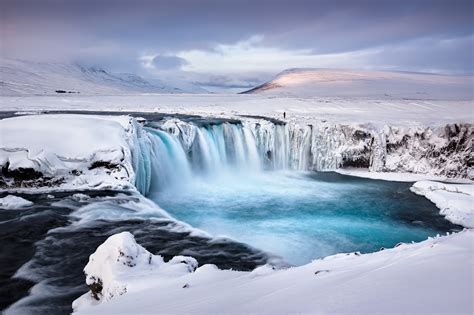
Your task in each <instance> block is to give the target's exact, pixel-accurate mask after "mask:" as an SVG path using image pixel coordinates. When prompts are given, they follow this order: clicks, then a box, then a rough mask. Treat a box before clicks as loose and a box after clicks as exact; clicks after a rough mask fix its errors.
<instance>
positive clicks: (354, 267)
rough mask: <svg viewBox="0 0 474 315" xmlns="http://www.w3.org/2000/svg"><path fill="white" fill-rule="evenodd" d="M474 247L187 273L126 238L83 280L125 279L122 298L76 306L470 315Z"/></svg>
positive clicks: (457, 239) (432, 245) (463, 241)
mask: <svg viewBox="0 0 474 315" xmlns="http://www.w3.org/2000/svg"><path fill="white" fill-rule="evenodd" d="M473 241H474V231H472V230H465V231H463V232H460V233H457V234H452V235H449V236H443V237H438V238H432V239H428V240H426V241H424V242H421V243H417V244H409V245H407V244H401V245H399V246H397V247H396V248H394V249H388V250H384V251H380V252H377V253H373V254H365V255H360V254H358V253H352V254H338V255H334V256H330V257H326V258H324V259H320V260H316V261H313V262H312V263H310V264H307V265H305V266H301V267H296V268H290V269H286V270H273V268H271V267H268V266H264V267H261V268H257V269H256V270H254V271H253V272H238V271H231V270H219V269H217V268H216V267H215V266H213V265H204V266H201V267H199V268H197V269H196V271H195V272H189V271H190V270H191V269H192V268H191V269H188V266H187V265H186V264H178V265H173V264H171V263H172V262H169V263H163V262H162V261H161V260H160V259H157V258H156V256H151V254H149V253H148V252H146V250H144V249H143V248H141V247H140V246H139V245H136V244H135V243H134V242H133V237H132V236H131V235H130V234H128V233H122V234H119V235H115V236H112V237H111V238H109V240H107V242H106V243H104V244H103V245H101V246H100V247H99V249H98V250H97V252H96V253H95V254H94V255H93V256H92V257H91V261H90V262H89V264H88V266H87V267H86V269H87V271H86V273H87V272H88V271H89V272H91V270H93V271H94V272H95V273H94V275H96V276H98V277H104V279H107V280H104V281H105V283H107V284H104V287H105V286H108V287H110V282H109V281H110V279H112V280H114V281H117V279H120V282H115V283H116V288H117V287H118V288H119V289H118V291H114V292H125V291H124V289H123V288H124V287H126V288H127V289H126V291H127V292H126V294H123V295H122V296H115V297H114V298H113V299H112V300H107V302H106V303H100V304H99V305H96V306H93V307H91V304H90V303H86V302H85V301H91V300H92V298H91V295H90V293H88V294H86V295H84V296H82V297H81V298H79V299H78V300H76V301H75V302H74V304H73V305H74V309H75V311H76V312H78V313H87V314H116V313H121V314H131V313H149V314H151V313H153V314H156V313H163V314H165V313H168V314H169V313H186V314H188V313H195V314H220V313H222V312H225V313H227V314H249V313H252V314H287V313H307V314H315V313H318V314H321V313H325V314H328V313H353V312H354V311H356V312H357V313H379V314H381V313H451V314H452V313H466V314H468V313H472V311H473V309H472V302H471V301H472V300H471V299H472V290H473V289H472V278H471V272H472V264H473V263H474V256H473V255H472V242H473ZM121 250H122V251H124V255H121V254H120V251H121ZM128 255H129V256H130V257H127V256H128ZM149 257H152V259H151V263H148V259H149ZM92 258H94V259H92ZM155 259H156V261H157V262H154V261H155ZM178 260H180V259H178ZM99 263H103V264H104V267H103V269H102V267H100V266H98V264H99ZM193 263H194V262H193ZM129 264H132V265H134V266H133V267H131V266H129ZM155 264H156V265H155ZM170 264H171V265H170ZM93 265H95V267H93ZM112 266H113V267H112ZM174 268H176V269H177V270H173V269H174ZM104 269H105V270H104ZM88 279H89V275H88ZM118 283H120V285H121V286H120V285H118ZM413 283H416V286H413Z"/></svg>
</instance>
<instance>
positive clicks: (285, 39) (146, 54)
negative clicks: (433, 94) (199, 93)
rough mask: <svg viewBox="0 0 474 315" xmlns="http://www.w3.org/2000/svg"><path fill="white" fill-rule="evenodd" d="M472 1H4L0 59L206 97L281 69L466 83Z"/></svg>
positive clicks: (0, 10)
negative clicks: (149, 82) (176, 83)
mask: <svg viewBox="0 0 474 315" xmlns="http://www.w3.org/2000/svg"><path fill="white" fill-rule="evenodd" d="M473 3H474V1H473V0H443V1H438V0H393V1H388V0H387V1H385V0H351V1H350V0H332V1H329V0H325V1H318V0H313V1H310V0H306V1H300V0H286V1H281V0H254V1H245V0H234V1H232V0H227V1H226V0H220V1H215V0H167V1H160V0H155V1H152V0H126V1H125V0H116V1H113V0H80V1H79V0H2V1H0V18H1V20H0V26H1V28H0V41H1V42H0V54H1V56H2V57H5V58H15V59H25V60H33V61H47V62H51V61H54V62H64V63H71V62H73V63H80V64H83V65H90V66H97V67H102V68H105V69H107V70H109V71H111V72H132V73H137V74H139V75H141V76H143V77H145V78H149V79H161V80H184V81H189V82H193V83H196V84H199V85H201V86H204V87H208V88H209V89H213V88H214V89H216V90H219V89H232V88H245V87H252V86H255V85H257V84H260V83H262V82H264V81H266V80H268V79H270V78H271V77H273V76H274V75H275V74H277V73H278V72H280V71H283V70H285V69H287V68H346V69H347V68H348V69H370V70H373V69H376V70H396V71H419V72H435V73H449V74H472V73H473V72H474V65H473V57H472V56H473V54H474V53H473V46H474V35H473V30H474V24H473V20H474V19H473V15H474V13H473V12H474V8H473Z"/></svg>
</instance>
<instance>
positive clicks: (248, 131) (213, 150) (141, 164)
mask: <svg viewBox="0 0 474 315" xmlns="http://www.w3.org/2000/svg"><path fill="white" fill-rule="evenodd" d="M315 129H316V128H315V127H314V126H313V125H306V126H304V127H299V126H295V125H288V124H277V123H273V122H270V121H267V120H246V121H243V122H232V123H230V122H225V121H224V122H219V123H215V122H212V123H207V124H206V123H199V124H197V123H192V122H184V121H181V120H178V119H168V120H165V121H162V122H160V123H158V124H155V125H154V127H145V128H143V130H142V134H141V136H140V137H138V146H137V147H138V152H136V153H135V154H134V155H135V156H136V157H137V158H136V160H137V162H136V163H135V169H136V173H137V174H136V180H135V182H136V187H137V189H138V190H139V191H141V192H143V193H145V194H147V193H148V192H150V191H160V190H162V189H165V188H170V187H171V188H173V187H183V185H184V184H185V183H188V182H190V181H191V180H192V179H193V177H195V176H200V177H209V178H212V177H216V176H223V175H232V176H245V174H255V173H257V172H261V171H263V170H288V169H291V170H312V169H314V170H330V169H335V168H338V167H340V166H343V165H344V163H346V164H348V165H351V164H350V163H355V162H357V163H361V161H362V162H363V161H365V160H367V161H369V157H367V158H366V155H367V152H368V150H367V148H366V147H367V145H368V143H369V142H368V140H367V139H362V140H361V139H354V137H353V135H352V133H353V131H352V130H351V131H345V130H344V129H341V128H340V127H327V126H324V127H321V126H319V127H318V129H317V130H315ZM379 151H380V150H379ZM364 154H365V155H364ZM379 155H380V154H378V155H376V156H374V158H375V159H377V158H378V156H379ZM352 157H355V160H354V161H355V162H354V161H353V160H351V159H352ZM374 158H373V157H370V159H371V163H372V160H373V159H374ZM377 161H378V160H377ZM377 161H374V162H373V163H374V164H376V163H378V162H377ZM367 163H368V162H367Z"/></svg>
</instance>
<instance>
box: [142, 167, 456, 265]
mask: <svg viewBox="0 0 474 315" xmlns="http://www.w3.org/2000/svg"><path fill="white" fill-rule="evenodd" d="M409 187H410V184H407V183H394V182H385V181H375V180H369V179H359V178H352V177H348V176H343V175H339V174H337V173H309V172H298V173H296V172H288V171H287V172H282V171H278V172H269V173H266V174H263V175H258V176H246V177H240V178H239V177H235V178H221V179H218V180H213V181H209V180H206V179H198V180H196V181H195V182H194V183H192V184H191V185H190V186H189V187H188V188H187V189H185V190H180V191H177V190H168V191H162V192H160V193H157V194H153V195H151V196H150V197H151V198H152V199H153V200H155V201H156V202H157V203H158V204H159V205H160V206H161V207H162V208H164V209H165V210H166V211H168V212H169V213H170V214H172V215H173V216H175V217H176V218H177V219H179V220H182V221H184V222H187V223H189V224H191V225H192V226H195V227H197V228H200V229H202V230H205V231H207V232H209V233H212V234H213V235H222V236H228V237H230V238H232V239H235V240H237V241H240V242H244V243H247V244H249V245H252V246H255V247H257V248H259V249H262V250H265V251H268V252H270V253H272V254H276V255H279V256H281V257H282V258H283V259H284V260H285V261H286V262H288V263H290V264H294V265H301V264H304V263H307V262H310V261H311V260H313V259H316V258H321V257H324V256H327V255H331V254H336V253H341V252H356V251H360V252H363V253H366V252H373V251H377V250H379V249H380V248H382V247H385V248H388V247H393V246H395V245H396V244H397V243H399V242H412V241H421V240H424V239H426V238H427V237H429V236H435V235H436V234H437V233H445V232H446V231H453V230H457V227H456V226H454V225H452V224H450V223H449V222H448V221H446V220H445V219H444V218H443V217H442V216H440V215H439V214H438V211H439V210H438V209H437V208H436V207H435V206H434V205H433V204H432V203H430V202H429V201H428V200H426V199H425V198H423V197H420V196H417V195H415V194H413V193H411V192H410V191H409Z"/></svg>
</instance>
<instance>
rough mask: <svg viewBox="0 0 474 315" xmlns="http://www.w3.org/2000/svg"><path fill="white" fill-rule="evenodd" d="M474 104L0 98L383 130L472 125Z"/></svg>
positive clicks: (7, 105) (11, 104)
mask: <svg viewBox="0 0 474 315" xmlns="http://www.w3.org/2000/svg"><path fill="white" fill-rule="evenodd" d="M473 108H474V101H473V100H472V99H471V100H439V99H433V100H405V99H389V100H387V99H383V98H377V97H372V98H370V97H361V98H352V97H317V96H315V97H312V98H299V97H285V96H278V95H276V96H274V95H261V94H245V95H235V94H214V95H213V94H187V95H183V94H173V95H170V94H168V95H163V94H150V95H115V96H85V95H58V96H29V97H13V96H2V97H0V109H1V110H2V111H7V110H9V111H20V112H22V111H30V112H31V111H45V110H62V111H64V110H66V111H67V110H86V111H102V112H106V111H122V112H125V114H126V112H127V111H143V112H161V113H179V114H188V115H189V114H195V115H203V116H215V117H235V116H238V115H260V116H266V117H271V118H276V119H281V120H283V112H286V119H284V120H285V121H288V122H295V123H312V122H315V121H320V122H321V121H328V122H335V123H341V124H342V123H366V124H369V123H370V124H372V125H374V126H377V127H380V128H383V126H384V125H386V124H393V125H398V126H406V127H409V126H418V127H419V126H439V125H442V124H447V123H463V122H464V123H472V122H473Z"/></svg>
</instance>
